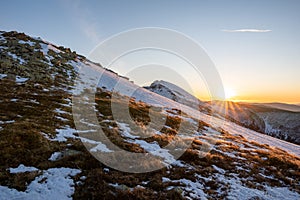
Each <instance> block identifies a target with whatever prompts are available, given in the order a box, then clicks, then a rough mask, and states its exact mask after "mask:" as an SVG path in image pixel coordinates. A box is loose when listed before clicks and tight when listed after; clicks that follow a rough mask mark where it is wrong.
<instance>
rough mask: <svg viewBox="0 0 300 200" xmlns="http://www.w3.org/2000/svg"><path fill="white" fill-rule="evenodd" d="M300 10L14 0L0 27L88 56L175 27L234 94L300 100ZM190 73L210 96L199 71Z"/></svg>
mask: <svg viewBox="0 0 300 200" xmlns="http://www.w3.org/2000/svg"><path fill="white" fill-rule="evenodd" d="M299 10H300V1H298V0H252V1H248V0H239V1H237V0H199V1H167V0H166V1H155V0H154V1H140V0H128V1H121V0H119V1H89V0H82V1H79V0H75V1H71V0H53V1H39V0H31V1H30V0H29V1H22V0H11V1H3V2H1V12H0V29H1V30H5V31H8V30H17V31H20V32H25V33H26V34H29V35H32V36H40V37H42V38H43V39H45V40H47V41H50V42H52V43H54V44H57V45H63V46H65V47H70V48H71V49H72V50H75V51H76V52H77V53H79V54H82V55H85V56H88V55H89V54H90V52H91V51H92V50H93V49H94V48H95V47H96V46H97V45H98V44H99V43H101V42H102V41H104V40H105V39H107V38H109V37H111V36H112V35H114V34H117V33H119V32H122V31H126V30H129V29H134V28H142V27H162V28H167V29H172V30H175V31H179V32H181V33H183V34H185V35H187V36H189V37H190V38H192V39H193V40H194V41H196V42H197V43H198V44H199V45H200V46H201V47H203V48H204V49H205V51H206V53H207V54H208V56H209V57H210V58H211V60H212V61H213V62H214V64H215V66H216V68H217V70H218V73H219V74H220V77H221V79H222V82H223V85H224V88H225V90H227V91H231V93H232V95H233V97H232V99H231V100H238V101H250V102H286V103H299V102H300V78H299V77H300V56H299V55H300V20H299V19H300V12H299ZM148 53H149V52H148ZM137 56H138V54H137V55H136V57H137ZM144 56H145V54H144ZM165 58H167V56H166V57H165ZM125 60H126V59H125ZM127 60H130V58H128V59H127ZM174 60H176V59H174ZM98 62H100V63H101V61H98ZM173 62H174V61H173ZM178 63H180V62H178ZM177 65H178V64H177ZM177 65H176V64H174V66H175V68H176V66H177ZM183 66H184V64H183V65H182V67H183ZM153 69H155V68H153ZM117 71H118V70H117ZM118 72H119V73H123V72H122V70H121V71H118ZM179 73H181V71H180V70H179ZM130 74H132V73H127V74H123V75H130ZM146 76H147V74H146V75H145V77H146ZM187 76H189V75H188V74H187ZM130 78H132V79H134V76H132V77H130ZM154 78H155V77H154ZM157 78H160V77H157ZM183 78H184V79H185V80H187V82H189V84H190V87H191V88H192V89H191V90H193V91H194V92H195V91H196V92H195V94H196V95H197V96H198V97H199V98H205V97H204V96H205V95H203V94H202V93H201V91H200V90H199V91H198V90H197V89H195V88H196V87H197V86H195V85H197V84H198V83H197V80H196V79H195V78H189V77H183ZM204 79H205V77H204ZM154 80H155V79H154ZM154 80H153V81H154ZM190 80H193V81H190ZM135 81H136V82H139V81H138V80H135ZM171 81H173V82H175V84H178V85H179V86H181V87H184V88H185V89H187V90H188V91H190V89H189V88H187V87H186V86H185V85H184V84H183V83H182V82H177V83H176V80H171ZM202 81H203V80H202ZM202 81H201V80H199V82H202ZM150 82H151V81H150Z"/></svg>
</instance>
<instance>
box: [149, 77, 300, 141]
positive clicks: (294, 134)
mask: <svg viewBox="0 0 300 200" xmlns="http://www.w3.org/2000/svg"><path fill="white" fill-rule="evenodd" d="M145 88H146V89H149V90H150V91H152V92H155V93H157V94H160V95H162V96H164V97H167V98H169V99H172V100H174V101H176V102H179V103H181V104H184V105H187V106H190V107H192V108H194V109H197V108H198V109H199V110H201V111H202V112H206V113H209V112H211V114H214V115H219V116H221V117H224V118H226V119H228V120H231V121H233V122H235V123H237V124H239V125H242V126H244V127H247V128H250V129H252V130H255V131H258V132H260V133H265V134H268V135H270V136H273V137H276V138H279V139H282V140H286V141H289V142H293V143H296V144H300V120H299V119H300V112H298V109H299V110H300V106H297V105H291V104H284V103H264V104H262V103H238V102H222V101H212V102H202V101H201V100H199V99H197V98H196V97H194V96H193V95H191V94H189V93H188V92H186V91H184V89H182V88H180V87H179V86H176V85H174V84H172V83H168V82H166V81H154V82H153V83H152V84H151V85H150V86H149V87H145ZM222 108H226V113H223V112H222V113H221V112H218V111H221V110H222V111H223V109H222Z"/></svg>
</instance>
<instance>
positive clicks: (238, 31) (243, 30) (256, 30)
mask: <svg viewBox="0 0 300 200" xmlns="http://www.w3.org/2000/svg"><path fill="white" fill-rule="evenodd" d="M222 31H223V32H228V33H267V32H271V31H272V30H269V29H236V30H222Z"/></svg>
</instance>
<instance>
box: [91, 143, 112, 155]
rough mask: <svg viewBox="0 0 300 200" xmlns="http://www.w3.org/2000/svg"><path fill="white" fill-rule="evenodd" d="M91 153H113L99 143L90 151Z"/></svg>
mask: <svg viewBox="0 0 300 200" xmlns="http://www.w3.org/2000/svg"><path fill="white" fill-rule="evenodd" d="M90 151H91V152H97V151H101V152H105V153H110V152H113V151H112V150H110V149H108V148H107V146H106V145H105V144H103V143H100V142H97V146H95V147H93V148H91V149H90Z"/></svg>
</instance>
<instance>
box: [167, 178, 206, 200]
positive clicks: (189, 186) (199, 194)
mask: <svg viewBox="0 0 300 200" xmlns="http://www.w3.org/2000/svg"><path fill="white" fill-rule="evenodd" d="M163 181H164V182H168V180H167V179H164V180H163ZM171 182H173V183H181V184H182V185H184V186H180V188H182V189H183V192H182V196H184V197H186V198H187V199H203V200H204V199H207V195H206V194H205V193H204V192H203V189H204V187H203V185H202V184H201V183H199V182H193V181H191V180H188V179H180V180H172V181H171ZM173 188H174V186H170V187H168V189H169V190H170V189H173ZM189 197H190V198H189Z"/></svg>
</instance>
